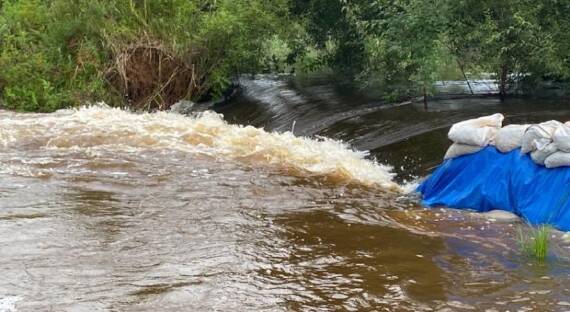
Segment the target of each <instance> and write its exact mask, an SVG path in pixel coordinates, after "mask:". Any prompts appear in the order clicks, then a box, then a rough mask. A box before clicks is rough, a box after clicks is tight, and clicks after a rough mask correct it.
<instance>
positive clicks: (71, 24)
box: [0, 0, 287, 112]
mask: <svg viewBox="0 0 570 312" xmlns="http://www.w3.org/2000/svg"><path fill="white" fill-rule="evenodd" d="M286 12H287V11H286V1H281V0H278V1H271V2H268V1H263V0H216V1H209V0H154V1H151V0H117V1H104V0H93V1H88V0H74V1H71V0H49V1H41V0H7V1H4V2H3V3H2V4H1V5H0V46H2V50H1V51H0V68H1V70H0V93H1V94H0V96H1V98H2V100H3V102H4V106H5V107H6V108H9V109H15V110H22V111H45V112H48V111H53V110H56V109H59V108H62V107H69V106H77V105H81V104H83V103H85V102H89V101H100V100H104V101H107V102H108V103H109V104H111V105H129V106H132V107H135V108H145V109H151V110H152V109H164V108H168V107H169V106H170V105H172V104H173V103H174V102H176V101H178V100H180V99H182V98H185V99H190V100H197V99H199V98H200V97H202V96H204V95H205V94H208V93H209V94H213V95H216V94H220V93H221V91H222V90H223V89H224V88H225V87H226V86H227V85H228V84H229V83H230V79H231V77H232V75H234V74H237V73H240V72H248V71H249V72H251V71H257V70H259V69H260V68H261V65H262V61H263V58H264V56H263V53H265V52H266V50H267V49H266V48H265V47H266V46H267V44H266V42H267V41H268V40H274V37H275V35H276V33H277V30H278V29H286V28H285V27H281V26H282V25H284V24H283V23H284V22H283V21H284V20H285V19H286V18H287V14H286ZM145 57H146V58H147V59H145ZM135 65H136V66H135Z"/></svg>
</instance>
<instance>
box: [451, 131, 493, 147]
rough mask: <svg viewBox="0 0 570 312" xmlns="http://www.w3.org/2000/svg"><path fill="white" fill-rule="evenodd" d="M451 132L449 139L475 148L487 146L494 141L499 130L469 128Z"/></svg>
mask: <svg viewBox="0 0 570 312" xmlns="http://www.w3.org/2000/svg"><path fill="white" fill-rule="evenodd" d="M451 129H452V130H450V131H449V135H448V137H449V139H450V140H451V141H453V142H455V143H459V144H465V145H475V146H481V147H482V146H487V145H489V144H490V143H491V142H492V141H494V139H495V136H496V135H497V132H498V131H499V129H498V128H495V127H482V128H476V127H469V126H464V127H460V128H455V129H454V128H453V127H451Z"/></svg>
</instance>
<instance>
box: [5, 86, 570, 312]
mask: <svg viewBox="0 0 570 312" xmlns="http://www.w3.org/2000/svg"><path fill="white" fill-rule="evenodd" d="M245 86H246V90H245V92H244V94H243V96H242V97H240V98H239V99H238V100H237V101H236V102H234V103H232V104H230V105H227V106H224V107H221V108H218V109H217V110H218V113H222V114H224V119H225V121H224V119H222V117H220V116H219V115H217V114H215V113H206V114H203V115H200V116H196V117H183V116H177V115H173V114H168V113H158V114H134V113H129V112H125V111H120V110H114V109H110V108H105V107H94V108H84V109H81V110H78V111H71V110H70V111H60V112H57V113H53V114H20V113H12V112H6V111H0V255H1V259H2V260H1V261H0V272H1V274H2V278H1V279H0V311H3V310H5V311H11V310H14V311H44V310H52V311H98V310H99V311H158V310H160V311H181V310H183V311H184V310H186V311H208V310H220V311H230V310H238V311H252V310H253V311H338V310H346V311H368V310H369V311H462V310H473V311H484V310H486V309H488V310H489V311H506V310H510V311H515V310H519V311H525V310H529V311H530V310H533V309H534V310H538V311H564V310H568V309H570V300H568V298H569V296H570V286H569V285H570V267H569V266H568V263H569V262H568V261H567V260H566V257H567V255H568V248H569V246H570V245H569V244H568V243H566V242H565V241H564V239H562V238H561V233H555V238H554V244H555V248H554V252H553V254H552V257H551V258H550V259H549V261H548V262H547V263H546V264H544V265H538V264H536V263H533V262H532V261H529V260H528V259H526V258H525V257H523V256H522V255H521V254H520V252H519V250H518V247H517V245H516V235H517V230H518V227H519V226H520V225H521V223H520V221H518V220H508V221H504V220H503V221H502V220H498V219H496V218H493V217H492V216H485V215H480V214H474V213H470V212H464V211H457V210H450V209H424V208H423V207H421V206H420V205H419V204H418V203H417V198H415V197H414V196H413V195H409V194H404V190H405V189H406V188H409V187H408V184H406V182H404V181H417V180H418V179H419V178H421V177H423V176H425V175H427V174H429V172H430V170H431V169H433V167H434V166H436V165H437V164H438V163H439V162H440V160H441V158H442V156H443V154H444V153H445V149H446V148H447V146H448V145H449V143H448V142H447V140H446V138H445V134H446V131H447V129H448V127H449V126H450V125H451V124H452V123H453V122H456V121H459V120H463V119H466V118H471V117H476V116H480V115H486V114H490V113H494V112H502V113H504V114H505V115H506V117H507V122H509V123H520V122H538V121H543V120H548V119H558V120H564V121H565V120H570V110H569V109H567V107H568V106H567V105H568V103H563V102H556V101H544V100H524V101H523V100H513V101H510V102H508V103H505V104H501V103H499V102H498V101H496V100H495V99H491V98H486V99H485V98H478V99H468V100H465V99H463V100H448V101H438V102H434V103H430V106H429V107H428V109H427V110H425V109H424V108H423V104H421V103H419V104H403V105H380V104H381V102H380V101H378V100H375V99H373V98H371V97H367V96H365V95H362V94H358V93H355V92H353V91H351V90H350V89H348V90H347V89H345V88H343V86H337V85H335V84H332V83H330V82H328V81H323V80H312V81H301V82H299V81H297V82H292V81H289V80H288V79H286V78H275V77H259V78H258V79H256V80H251V81H245ZM238 125H244V126H238ZM246 125H250V126H249V127H247V126H246ZM302 137H306V138H302ZM339 141H342V142H345V143H340V142H339ZM361 151H370V153H365V152H361ZM390 167H393V169H390ZM554 257H558V258H554Z"/></svg>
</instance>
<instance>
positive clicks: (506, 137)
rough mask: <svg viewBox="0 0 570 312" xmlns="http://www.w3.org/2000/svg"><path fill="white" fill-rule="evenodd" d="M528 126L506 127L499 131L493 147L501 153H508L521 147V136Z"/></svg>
mask: <svg viewBox="0 0 570 312" xmlns="http://www.w3.org/2000/svg"><path fill="white" fill-rule="evenodd" d="M529 127H530V125H508V126H506V127H504V128H501V129H499V132H497V135H496V137H495V142H494V144H495V147H496V148H497V149H498V150H499V151H501V152H502V153H508V152H510V151H512V150H514V149H517V148H519V147H521V145H522V141H523V136H524V133H525V132H526V130H527V129H528V128H529Z"/></svg>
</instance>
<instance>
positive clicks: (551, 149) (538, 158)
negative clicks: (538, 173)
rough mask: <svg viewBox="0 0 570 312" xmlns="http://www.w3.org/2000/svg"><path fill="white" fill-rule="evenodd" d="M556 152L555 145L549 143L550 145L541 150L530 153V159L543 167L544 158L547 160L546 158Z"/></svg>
mask: <svg viewBox="0 0 570 312" xmlns="http://www.w3.org/2000/svg"><path fill="white" fill-rule="evenodd" d="M557 151H558V148H557V147H556V144H554V143H550V144H548V145H545V146H543V147H542V148H539V149H537V150H535V151H534V152H532V153H530V158H532V160H533V161H534V162H535V163H536V164H538V165H543V166H544V162H545V161H546V158H548V156H550V155H552V154H554V153H556V152H557Z"/></svg>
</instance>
